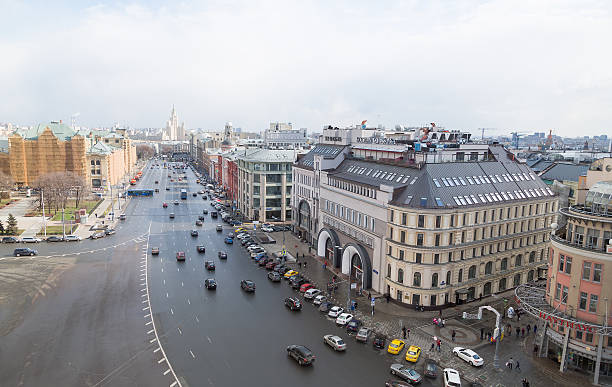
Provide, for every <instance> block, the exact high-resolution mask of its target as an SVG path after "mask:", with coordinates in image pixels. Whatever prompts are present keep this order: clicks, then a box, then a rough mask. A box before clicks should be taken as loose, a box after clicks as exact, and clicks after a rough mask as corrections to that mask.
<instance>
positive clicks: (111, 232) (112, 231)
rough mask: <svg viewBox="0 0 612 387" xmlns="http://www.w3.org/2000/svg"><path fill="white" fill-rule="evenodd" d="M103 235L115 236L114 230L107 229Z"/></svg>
mask: <svg viewBox="0 0 612 387" xmlns="http://www.w3.org/2000/svg"><path fill="white" fill-rule="evenodd" d="M104 233H105V234H106V235H114V234H115V229H114V228H107V229H106V231H104Z"/></svg>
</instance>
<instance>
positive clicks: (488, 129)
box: [478, 128, 496, 141]
mask: <svg viewBox="0 0 612 387" xmlns="http://www.w3.org/2000/svg"><path fill="white" fill-rule="evenodd" d="M478 129H480V130H481V131H482V136H481V137H480V139H481V140H482V141H484V134H485V131H493V132H494V131H495V130H496V128H478Z"/></svg>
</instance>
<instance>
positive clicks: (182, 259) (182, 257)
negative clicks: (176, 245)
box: [176, 251, 185, 261]
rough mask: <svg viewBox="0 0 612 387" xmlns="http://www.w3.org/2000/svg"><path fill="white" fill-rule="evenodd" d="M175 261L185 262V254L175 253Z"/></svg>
mask: <svg viewBox="0 0 612 387" xmlns="http://www.w3.org/2000/svg"><path fill="white" fill-rule="evenodd" d="M176 260H177V261H184V260H185V252H184V251H177V253H176Z"/></svg>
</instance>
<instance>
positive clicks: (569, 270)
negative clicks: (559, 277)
mask: <svg viewBox="0 0 612 387" xmlns="http://www.w3.org/2000/svg"><path fill="white" fill-rule="evenodd" d="M565 274H572V258H571V257H565Z"/></svg>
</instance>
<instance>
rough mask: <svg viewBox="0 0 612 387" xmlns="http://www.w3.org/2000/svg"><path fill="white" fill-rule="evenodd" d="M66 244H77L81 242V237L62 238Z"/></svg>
mask: <svg viewBox="0 0 612 387" xmlns="http://www.w3.org/2000/svg"><path fill="white" fill-rule="evenodd" d="M64 240H65V241H66V242H78V241H80V240H81V237H80V236H78V235H66V237H65V238H64Z"/></svg>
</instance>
